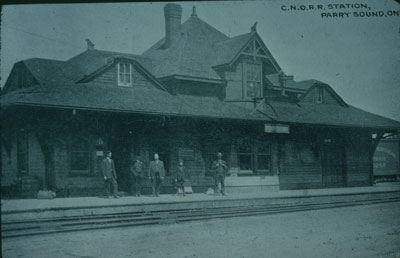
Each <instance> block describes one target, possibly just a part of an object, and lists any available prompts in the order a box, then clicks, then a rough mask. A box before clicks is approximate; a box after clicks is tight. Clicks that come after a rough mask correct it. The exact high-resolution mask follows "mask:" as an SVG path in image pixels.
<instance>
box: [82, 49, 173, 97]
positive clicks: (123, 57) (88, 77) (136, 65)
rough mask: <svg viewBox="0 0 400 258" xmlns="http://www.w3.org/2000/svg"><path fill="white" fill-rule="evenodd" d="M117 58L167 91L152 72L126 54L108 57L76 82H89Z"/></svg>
mask: <svg viewBox="0 0 400 258" xmlns="http://www.w3.org/2000/svg"><path fill="white" fill-rule="evenodd" d="M118 60H124V62H129V63H131V64H132V65H133V66H134V68H135V69H137V70H138V71H140V72H141V73H142V74H144V75H145V76H146V77H147V79H149V80H150V81H151V82H153V84H154V85H155V86H156V87H158V88H159V89H162V90H165V91H168V90H167V88H166V87H165V86H164V85H163V84H162V83H161V82H159V81H158V80H157V78H155V77H154V75H153V74H151V73H150V72H149V71H148V70H146V69H145V68H144V67H143V66H142V65H141V64H140V63H139V62H138V61H137V60H136V59H133V58H131V57H127V55H116V56H113V57H110V58H108V59H107V64H105V65H103V66H101V67H99V68H98V69H97V70H95V71H93V72H92V73H90V74H88V75H84V76H83V78H82V79H80V80H78V81H76V82H77V83H90V82H91V80H92V79H94V78H95V77H97V76H100V75H101V74H102V73H103V72H105V71H106V70H107V69H109V68H110V67H111V66H114V65H116V64H117V61H118Z"/></svg>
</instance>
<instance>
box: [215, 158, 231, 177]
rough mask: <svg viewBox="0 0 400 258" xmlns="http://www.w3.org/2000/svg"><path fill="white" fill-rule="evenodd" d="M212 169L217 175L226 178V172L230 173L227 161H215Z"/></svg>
mask: <svg viewBox="0 0 400 258" xmlns="http://www.w3.org/2000/svg"><path fill="white" fill-rule="evenodd" d="M212 169H213V170H214V173H215V175H222V176H225V175H226V172H228V170H229V168H228V164H226V161H225V160H221V162H218V160H216V161H214V162H213V164H212Z"/></svg>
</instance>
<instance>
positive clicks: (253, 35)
mask: <svg viewBox="0 0 400 258" xmlns="http://www.w3.org/2000/svg"><path fill="white" fill-rule="evenodd" d="M227 41H230V40H227ZM253 41H256V42H258V44H259V45H260V48H261V49H262V51H263V52H264V53H265V56H266V57H267V58H268V60H269V61H270V63H271V64H272V66H273V67H274V71H275V72H279V71H281V70H282V69H281V68H280V66H279V64H278V62H276V60H275V58H274V57H273V56H272V54H271V52H270V51H269V49H268V48H267V47H266V46H265V43H264V42H263V40H262V39H261V37H260V35H258V33H257V32H256V31H252V32H250V33H248V34H244V35H241V36H237V37H234V38H232V41H230V42H228V44H226V46H225V48H226V49H225V50H223V49H221V48H220V49H219V51H223V52H224V51H225V52H227V55H225V60H223V62H224V63H220V62H217V63H216V64H215V66H219V65H226V64H229V65H232V64H233V63H234V62H235V61H236V60H237V59H238V58H239V56H240V55H241V54H242V51H243V50H244V49H245V48H247V47H248V46H249V44H251V43H252V42H253ZM224 45H225V44H224V43H222V45H221V47H224ZM229 48H232V49H229Z"/></svg>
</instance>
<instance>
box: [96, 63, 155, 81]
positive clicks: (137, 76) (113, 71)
mask: <svg viewBox="0 0 400 258" xmlns="http://www.w3.org/2000/svg"><path fill="white" fill-rule="evenodd" d="M91 82H92V83H96V84H104V85H115V86H117V85H118V83H117V65H116V64H115V65H112V66H111V67H109V68H108V69H106V70H105V71H104V72H103V73H101V74H100V75H98V76H97V77H95V78H94V79H93V80H92V81H91ZM131 87H155V85H154V83H153V82H151V81H150V80H149V79H148V78H147V77H146V76H145V75H144V74H143V73H142V72H141V71H139V70H138V69H137V68H136V67H135V65H134V64H132V86H131Z"/></svg>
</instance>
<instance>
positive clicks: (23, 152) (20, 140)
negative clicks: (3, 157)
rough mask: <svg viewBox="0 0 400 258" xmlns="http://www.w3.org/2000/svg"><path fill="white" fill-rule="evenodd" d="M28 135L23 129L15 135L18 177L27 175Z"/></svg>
mask: <svg viewBox="0 0 400 258" xmlns="http://www.w3.org/2000/svg"><path fill="white" fill-rule="evenodd" d="M28 150H29V146H28V135H27V133H26V131H25V130H24V129H21V130H20V131H18V133H17V166H18V175H26V174H28V159H29V156H28Z"/></svg>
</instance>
